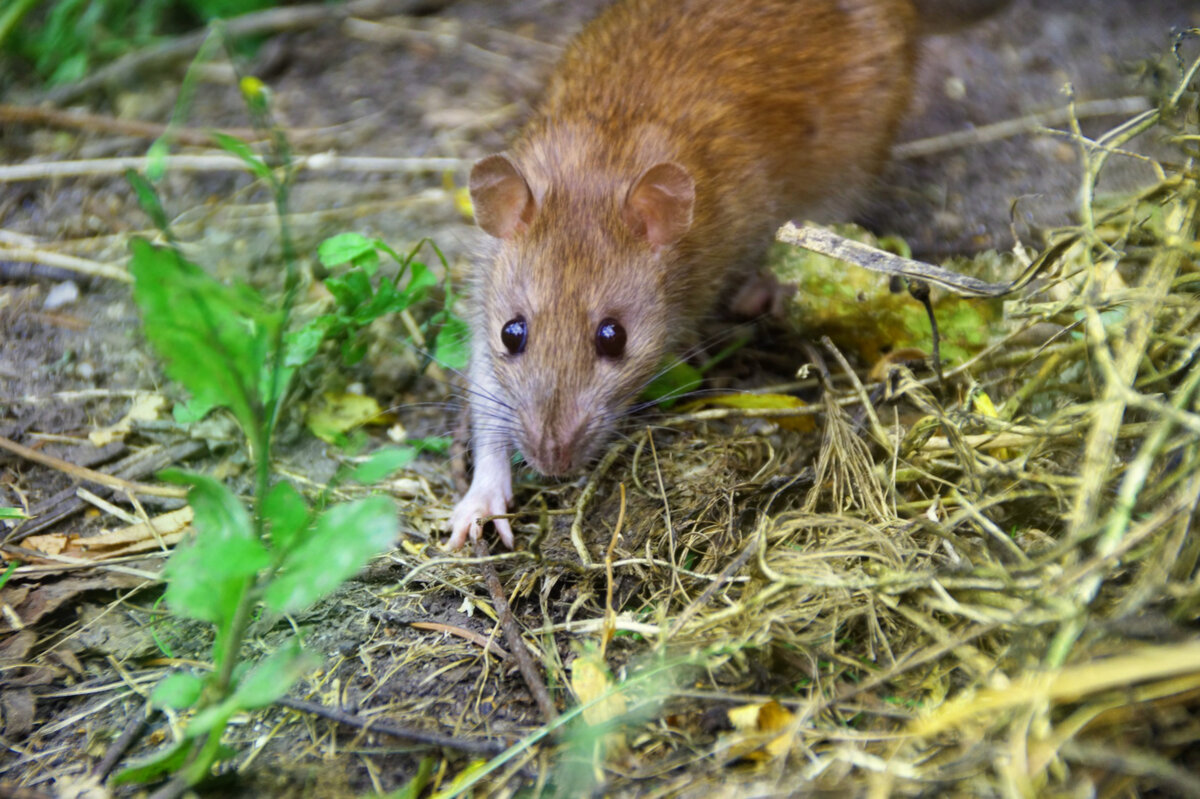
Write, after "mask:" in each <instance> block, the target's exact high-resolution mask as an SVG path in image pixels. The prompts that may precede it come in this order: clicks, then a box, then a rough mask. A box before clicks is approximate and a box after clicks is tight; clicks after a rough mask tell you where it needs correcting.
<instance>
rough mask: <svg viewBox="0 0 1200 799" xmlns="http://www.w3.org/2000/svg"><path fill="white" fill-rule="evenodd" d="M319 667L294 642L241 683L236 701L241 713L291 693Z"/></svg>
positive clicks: (235, 695) (272, 654) (259, 665)
mask: <svg viewBox="0 0 1200 799" xmlns="http://www.w3.org/2000/svg"><path fill="white" fill-rule="evenodd" d="M318 665H319V661H318V660H317V658H316V657H314V656H313V655H311V654H309V653H307V652H305V651H304V650H303V649H301V648H300V643H299V642H298V641H296V640H295V639H292V640H290V641H288V642H287V643H286V644H284V645H283V646H281V647H280V648H279V649H277V650H275V651H274V652H272V653H271V654H269V655H267V656H266V657H265V658H263V659H262V660H261V661H259V663H258V664H257V665H255V667H254V668H253V669H251V671H250V673H249V674H247V675H246V677H245V678H244V679H243V680H242V681H241V682H239V683H238V687H237V690H236V691H235V692H234V694H233V700H234V701H235V702H236V703H237V705H238V707H239V708H241V709H246V710H249V709H252V708H256V707H263V706H264V705H269V704H271V703H272V702H274V701H275V700H276V699H278V698H279V697H281V696H283V695H284V694H286V693H287V692H288V689H289V688H291V687H292V684H293V683H295V682H296V680H298V679H299V678H300V677H302V676H304V674H305V672H308V671H311V670H312V669H314V668H316V667H317V666H318Z"/></svg>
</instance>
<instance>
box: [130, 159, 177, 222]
mask: <svg viewBox="0 0 1200 799" xmlns="http://www.w3.org/2000/svg"><path fill="white" fill-rule="evenodd" d="M125 180H126V182H128V183H129V185H130V186H131V187H132V188H133V194H134V196H135V197H137V201H138V205H139V206H141V209H142V213H144V214H145V215H146V216H148V217H150V221H151V222H152V223H153V224H154V227H156V228H158V229H159V230H160V231H161V232H162V233H163V235H165V236H168V237H169V236H170V234H171V230H170V220H169V219H168V218H167V211H166V209H164V208H163V204H162V200H161V199H160V198H159V196H158V192H157V191H155V190H154V186H152V185H151V184H150V181H148V180H146V179H145V178H144V177H142V176H141V175H139V174H138V173H137V172H135V171H134V170H132V169H126V170H125Z"/></svg>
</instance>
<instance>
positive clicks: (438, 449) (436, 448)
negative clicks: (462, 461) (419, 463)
mask: <svg viewBox="0 0 1200 799" xmlns="http://www.w3.org/2000/svg"><path fill="white" fill-rule="evenodd" d="M404 443H406V444H408V445H409V446H412V447H416V449H417V452H433V453H436V454H438V455H445V454H446V453H447V452H449V451H450V446H451V445H452V444H453V443H454V441H453V440H452V439H451V438H450V436H430V437H428V438H408V439H405V442H404Z"/></svg>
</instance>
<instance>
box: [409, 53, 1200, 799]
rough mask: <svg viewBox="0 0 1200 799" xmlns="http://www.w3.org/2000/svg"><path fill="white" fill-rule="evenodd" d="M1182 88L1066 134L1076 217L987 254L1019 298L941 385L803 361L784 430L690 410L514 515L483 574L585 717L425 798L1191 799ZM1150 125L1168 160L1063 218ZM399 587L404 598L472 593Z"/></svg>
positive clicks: (1187, 244)
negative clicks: (1138, 183) (1034, 241)
mask: <svg viewBox="0 0 1200 799" xmlns="http://www.w3.org/2000/svg"><path fill="white" fill-rule="evenodd" d="M1195 73H1196V66H1195V65H1193V66H1192V67H1191V68H1190V69H1189V70H1187V71H1186V74H1184V76H1183V79H1182V81H1181V82H1180V83H1179V84H1178V88H1176V89H1172V90H1171V91H1170V92H1169V93H1168V94H1167V95H1166V96H1164V97H1163V98H1162V99H1161V101H1160V102H1161V105H1160V107H1159V110H1155V111H1151V112H1147V113H1146V114H1143V115H1141V116H1139V117H1137V118H1136V119H1134V120H1131V121H1130V122H1129V123H1127V124H1125V125H1122V126H1121V127H1119V128H1117V129H1115V130H1113V131H1111V132H1110V133H1108V134H1107V135H1106V136H1104V137H1101V138H1100V139H1098V140H1095V141H1092V140H1087V139H1084V138H1082V136H1081V135H1080V134H1079V133H1078V131H1076V135H1075V137H1074V139H1075V142H1076V143H1077V145H1078V146H1079V147H1080V151H1081V153H1082V157H1083V162H1084V164H1085V172H1086V178H1085V181H1084V185H1083V202H1082V208H1083V218H1082V220H1081V224H1080V225H1079V226H1078V227H1074V228H1068V229H1060V230H1056V231H1053V232H1052V233H1050V234H1049V236H1048V243H1047V246H1046V247H1045V249H1044V250H1043V251H1042V252H1041V253H1040V254H1038V255H1037V256H1036V257H1033V258H1027V257H1025V256H1024V254H1023V252H1022V251H1018V252H1017V254H1016V261H1017V263H1015V264H1010V265H1009V267H1008V269H1009V273H1010V274H1012V273H1013V272H1014V271H1020V268H1021V266H1022V265H1023V264H1022V263H1021V262H1022V261H1024V265H1029V264H1032V268H1033V270H1034V271H1036V273H1037V277H1036V279H1035V280H1034V281H1033V283H1031V284H1030V285H1029V286H1028V287H1026V288H1025V289H1024V290H1022V291H1021V292H1019V294H1018V295H1016V296H1015V297H1014V298H1010V299H1009V300H1008V302H1007V306H1006V308H1005V311H1006V312H1005V313H1004V314H1003V322H1002V327H1003V332H1002V333H1001V334H1000V335H998V336H997V337H994V338H992V339H991V340H990V341H989V342H988V343H987V346H985V347H983V348H982V349H981V350H979V351H978V352H977V353H976V354H975V355H974V356H972V357H971V358H969V360H967V361H966V363H964V364H963V365H961V366H959V367H957V368H954V369H953V370H951V371H949V372H948V373H947V374H946V375H945V380H944V382H942V383H939V381H938V380H937V379H936V378H935V377H928V376H926V375H927V374H928V372H929V369H928V367H927V366H921V367H915V366H914V367H913V368H912V369H910V368H909V367H908V366H905V365H904V364H903V363H902V362H900V361H899V360H896V361H895V362H894V363H891V364H890V365H889V368H887V369H885V370H884V372H885V374H884V375H883V379H881V380H879V381H876V382H871V381H870V379H869V378H868V377H867V376H865V375H859V374H856V372H855V370H854V369H852V368H851V365H850V362H849V360H848V359H846V358H843V357H842V356H841V355H840V353H838V352H837V351H836V350H835V349H833V348H832V347H830V346H827V347H826V349H825V350H823V351H822V352H821V353H816V352H815V349H814V350H813V351H812V352H810V354H812V355H816V356H819V357H817V360H818V361H822V362H823V363H821V364H820V365H819V368H817V369H815V370H813V371H814V373H815V374H816V377H813V378H809V379H808V380H807V383H806V385H808V386H810V387H816V388H818V389H819V390H817V391H815V392H813V394H812V396H815V397H819V399H817V400H816V403H815V404H814V405H813V406H812V407H808V408H801V409H796V408H791V409H788V408H771V407H764V406H763V405H758V406H755V407H752V408H751V409H749V410H747V409H736V408H732V409H731V408H728V407H719V408H706V409H702V410H700V409H697V408H696V406H690V407H687V408H685V409H684V410H682V411H681V412H679V413H677V414H676V415H675V416H673V417H671V418H670V419H669V420H668V423H667V424H664V425H663V426H662V427H654V428H648V429H645V430H643V431H641V432H640V433H639V434H636V435H634V436H632V437H631V439H630V440H629V441H627V442H624V443H623V444H621V445H619V446H618V447H617V448H616V449H615V450H614V451H613V453H612V456H611V457H610V458H608V459H607V460H606V461H605V462H604V463H602V464H601V466H600V467H599V468H598V469H597V470H596V471H595V472H594V473H593V474H592V475H591V476H590V478H589V480H588V484H587V487H586V488H585V489H584V490H583V492H582V493H579V492H578V491H577V488H576V487H572V486H566V487H564V486H558V487H545V488H543V489H542V493H533V492H531V491H529V490H526V491H524V493H523V498H524V499H525V502H524V503H523V509H522V513H520V514H518V515H517V516H516V517H515V518H516V520H517V525H518V529H519V530H520V531H521V537H522V538H523V539H524V540H525V541H527V542H530V543H529V545H528V546H529V551H528V552H525V553H518V554H515V555H511V556H507V557H508V558H509V559H508V560H504V561H500V566H501V572H502V576H503V579H504V582H505V585H506V586H507V587H508V589H509V591H510V592H511V593H510V599H511V600H512V603H513V607H514V610H515V611H516V613H517V614H518V618H519V619H520V620H521V621H522V622H523V623H524V625H525V626H526V629H527V635H526V640H527V641H528V642H529V645H530V646H531V647H532V648H534V649H535V651H536V652H537V653H538V655H539V656H540V657H541V661H542V664H543V666H544V668H545V669H546V672H547V674H548V682H549V684H550V685H551V686H554V687H561V686H566V685H570V686H571V689H572V692H573V693H574V698H573V699H569V700H568V701H567V702H565V703H563V704H564V705H565V707H568V708H570V707H576V708H577V707H578V704H579V703H584V704H585V709H584V715H585V717H586V718H587V722H586V723H585V722H583V721H582V720H580V719H577V718H574V716H575V715H576V714H574V713H571V714H568V715H569V716H570V717H571V718H568V719H565V720H563V719H560V722H558V723H557V724H556V725H554V726H553V727H552V732H553V733H554V734H556V735H561V737H560V738H559V741H560V743H561V744H562V746H563V747H564V748H554V747H551V751H555V752H557V754H556V755H553V756H550V757H549V758H547V756H546V753H545V752H542V753H541V754H538V747H537V746H534V747H528V748H527V744H530V743H536V742H539V741H540V742H541V743H543V744H544V743H545V741H544V740H543V739H542V738H541V733H535V732H534V731H535V730H537V729H538V728H537V727H536V725H534V726H531V727H528V728H527V732H529V733H530V736H531V737H530V738H528V739H526V741H525V742H524V743H522V744H518V745H517V746H516V747H515V748H514V749H513V750H510V751H509V752H508V753H507V754H506V755H504V756H501V757H499V758H497V759H495V760H493V761H492V762H491V763H490V765H489V766H488V767H486V768H484V769H482V770H479V771H475V772H469V773H468V774H467V775H465V778H462V780H461V781H460V782H459V783H458V784H457V785H458V787H464V786H465V785H472V784H473V785H476V786H477V787H479V786H490V787H491V789H492V790H493V791H495V792H497V793H501V794H503V793H506V792H507V791H508V790H509V788H504V787H502V786H505V785H509V786H510V788H511V785H512V783H509V782H507V780H506V779H505V776H508V775H514V774H517V773H522V772H523V770H525V769H532V771H524V773H526V774H529V773H536V774H538V775H539V776H538V778H537V780H536V782H537V783H538V784H541V785H543V786H545V785H547V784H548V785H550V786H554V788H555V789H556V790H560V791H562V790H567V792H568V793H570V792H571V791H573V790H577V789H583V788H584V787H590V786H595V785H596V784H597V782H596V781H600V784H602V785H603V786H604V787H603V788H602V789H600V790H601V791H602V792H603V793H604V794H606V795H618V794H623V793H627V792H633V793H646V794H647V795H688V796H695V795H702V794H713V795H718V796H728V795H768V794H771V795H778V794H788V793H792V792H801V793H808V792H817V793H828V794H831V795H854V794H865V793H868V792H869V793H871V794H872V795H886V794H889V793H891V794H896V795H914V794H921V793H934V794H938V795H941V794H942V793H944V792H949V793H952V794H955V795H971V796H989V795H1007V796H1018V795H1024V796H1031V795H1059V794H1064V795H1065V794H1068V793H1069V794H1071V795H1080V793H1078V792H1080V791H1082V792H1083V793H1084V794H1090V795H1101V796H1133V795H1143V794H1146V793H1147V792H1149V794H1150V795H1200V777H1198V776H1197V774H1198V773H1200V745H1198V743H1197V741H1198V740H1200V639H1198V638H1197V636H1196V614H1197V600H1198V598H1200V571H1198V569H1197V563H1198V560H1197V559H1198V556H1200V536H1198V535H1197V534H1196V531H1195V530H1194V529H1193V524H1194V520H1195V518H1196V503H1197V497H1198V495H1200V415H1198V413H1197V399H1196V388H1197V386H1198V384H1200V362H1197V360H1196V354H1197V352H1198V351H1200V325H1197V320H1198V317H1200V303H1198V302H1197V301H1196V292H1197V291H1198V290H1200V272H1198V270H1197V262H1196V256H1197V252H1198V250H1197V245H1196V235H1195V234H1196V225H1197V204H1198V203H1200V191H1198V190H1197V185H1196V180H1197V175H1196V172H1195V162H1194V160H1193V159H1194V155H1195V153H1196V150H1197V147H1196V145H1197V142H1198V141H1200V137H1198V132H1200V126H1198V124H1197V106H1196V97H1197V95H1196V87H1195V83H1194V78H1195ZM1154 126H1158V129H1159V130H1160V131H1161V130H1164V129H1165V130H1166V131H1167V132H1168V133H1169V134H1170V135H1171V136H1172V137H1173V140H1174V142H1175V144H1176V145H1177V146H1178V160H1176V161H1174V162H1170V163H1167V162H1162V163H1160V162H1150V161H1147V163H1148V166H1149V168H1151V169H1153V170H1155V172H1156V174H1157V176H1158V180H1157V182H1156V184H1155V185H1154V186H1153V187H1151V188H1149V189H1148V190H1145V191H1143V192H1142V193H1141V194H1139V195H1137V196H1133V197H1128V196H1127V197H1123V198H1120V199H1119V200H1113V199H1107V200H1104V201H1101V200H1099V199H1097V198H1095V197H1094V196H1093V195H1094V194H1095V191H1094V188H1095V185H1096V182H1097V180H1098V177H1099V175H1100V174H1101V173H1102V170H1103V167H1104V164H1105V162H1106V160H1107V159H1109V158H1113V157H1139V158H1140V156H1132V155H1131V154H1129V153H1126V152H1124V151H1123V150H1122V148H1123V147H1124V145H1125V143H1126V142H1127V141H1128V140H1129V139H1130V138H1132V137H1133V136H1134V135H1137V134H1139V133H1140V132H1142V131H1145V130H1147V129H1149V128H1151V127H1154ZM989 258H991V259H992V261H986V259H985V260H981V261H980V263H985V261H986V262H989V263H990V262H994V259H995V256H994V254H993V255H992V256H989ZM967 268H970V267H967ZM795 360H796V362H798V363H799V362H803V361H804V360H806V359H805V358H803V357H801V356H800V355H799V354H798V355H797V356H796V358H795ZM750 404H751V405H752V406H753V405H754V403H753V402H751V403H750ZM766 404H769V403H766ZM798 419H799V420H802V422H808V421H810V420H815V421H816V424H817V426H818V427H819V428H820V430H819V431H817V432H809V433H805V432H803V423H799V424H798V423H797V420H798ZM798 428H799V430H800V431H799V432H798V431H797V429H798ZM531 493H533V496H532V497H531V496H530V494H531ZM563 506H566V507H568V508H570V510H569V511H563V512H559V513H555V512H547V511H545V510H543V511H542V512H541V513H540V514H539V512H538V511H537V508H538V507H542V508H543V509H544V508H547V507H563ZM408 565H409V566H410V567H411V568H414V569H416V568H418V567H419V569H420V571H421V576H419V577H418V576H416V575H414V578H415V579H414V580H413V581H412V582H409V581H407V580H406V582H405V586H406V590H413V589H417V588H418V587H419V586H420V585H422V584H424V585H425V586H426V589H427V590H430V591H433V590H436V589H437V587H438V584H439V583H441V584H445V583H451V584H459V585H465V584H471V583H472V582H476V584H477V581H478V577H477V575H475V573H474V568H475V567H474V565H473V564H470V563H467V562H460V563H458V564H454V565H442V564H438V565H437V567H436V568H433V569H429V568H428V566H429V564H428V563H427V562H424V561H423V558H421V557H418V556H417V555H416V554H413V555H412V557H411V558H410V559H409V560H408ZM418 596H419V594H418ZM417 601H419V600H417ZM572 654H574V659H572ZM606 664H607V666H608V667H610V668H611V669H612V675H613V676H610V675H609V674H608V673H607V672H606V670H605V665H606ZM512 679H514V680H515V679H516V678H515V676H514V677H512ZM475 685H476V691H477V692H478V691H481V689H482V685H483V683H482V681H481V682H477V683H475ZM606 722H607V723H606ZM602 733H604V734H606V735H607V737H604V735H602ZM572 786H573V787H572ZM1152 789H1153V790H1152ZM1093 792H1094V793H1093ZM1156 792H1157V793H1156Z"/></svg>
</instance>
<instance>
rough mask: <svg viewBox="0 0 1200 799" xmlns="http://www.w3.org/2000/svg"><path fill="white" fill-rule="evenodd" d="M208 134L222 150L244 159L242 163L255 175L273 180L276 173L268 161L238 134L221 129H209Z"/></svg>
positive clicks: (268, 180) (269, 180)
mask: <svg viewBox="0 0 1200 799" xmlns="http://www.w3.org/2000/svg"><path fill="white" fill-rule="evenodd" d="M208 135H210V136H212V138H213V141H215V142H216V143H217V146H218V147H220V148H221V149H222V150H224V151H225V152H227V153H229V154H230V155H235V156H237V157H238V158H240V159H242V163H244V164H245V165H246V166H247V167H248V168H249V169H250V171H251V172H252V173H254V175H255V176H257V177H260V178H262V179H263V180H265V181H267V182H271V181H272V180H273V178H274V175H273V174H272V172H271V168H270V167H269V166H267V164H266V162H265V161H263V160H262V158H260V157H259V155H258V153H256V152H254V150H252V149H251V148H250V145H248V144H246V142H244V141H242V140H241V139H239V138H237V137H236V136H230V135H229V134H228V133H222V132H220V131H219V130H212V131H209V134H208Z"/></svg>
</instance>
